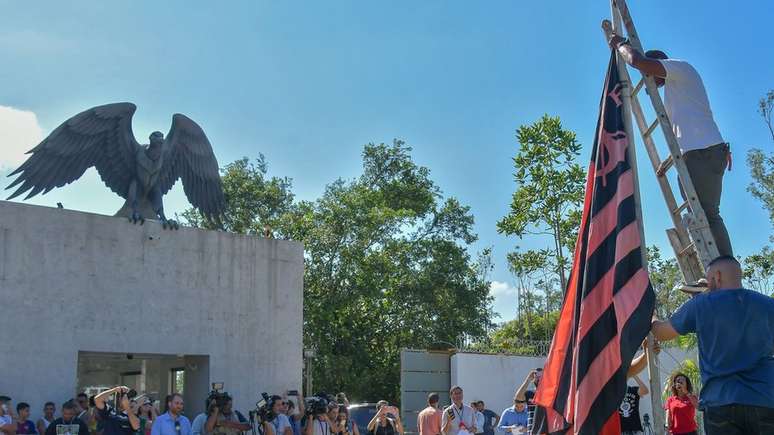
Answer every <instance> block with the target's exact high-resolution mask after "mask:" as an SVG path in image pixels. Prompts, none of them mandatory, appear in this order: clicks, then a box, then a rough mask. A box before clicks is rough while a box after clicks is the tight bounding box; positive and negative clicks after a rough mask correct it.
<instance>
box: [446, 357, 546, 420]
mask: <svg viewBox="0 0 774 435" xmlns="http://www.w3.org/2000/svg"><path fill="white" fill-rule="evenodd" d="M544 363H545V357H531V356H512V355H494V354H480V353H457V354H454V355H452V357H451V383H452V385H459V386H460V387H462V389H463V390H464V392H465V402H471V401H473V400H483V401H484V403H486V407H487V408H489V409H491V410H492V411H494V412H496V413H498V414H500V413H501V411H502V410H503V409H505V408H507V407H509V406H511V405H513V393H515V392H516V389H517V388H518V387H519V385H521V382H522V381H523V380H524V378H525V377H526V376H527V375H528V374H529V372H530V371H531V370H534V369H535V368H536V367H543V364H544Z"/></svg>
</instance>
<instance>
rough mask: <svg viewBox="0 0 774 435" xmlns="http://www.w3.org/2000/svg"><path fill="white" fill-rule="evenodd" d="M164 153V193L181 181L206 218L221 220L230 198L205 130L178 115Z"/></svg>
mask: <svg viewBox="0 0 774 435" xmlns="http://www.w3.org/2000/svg"><path fill="white" fill-rule="evenodd" d="M162 152H163V154H162V155H163V159H164V163H163V166H162V167H161V174H160V177H159V187H160V188H161V193H162V194H166V193H167V192H169V189H171V188H172V186H174V184H175V182H176V181H177V179H178V178H181V179H182V180H183V190H184V191H185V196H186V197H188V201H190V202H191V204H192V205H193V206H194V207H196V208H197V209H199V211H200V212H201V213H202V214H203V215H204V216H207V217H208V218H210V219H212V220H218V219H219V218H220V216H221V215H222V214H223V212H224V210H225V209H226V199H225V197H224V195H223V184H222V183H221V181H220V170H219V168H218V161H217V159H216V158H215V153H213V152H212V145H210V141H209V140H208V139H207V136H206V135H205V134H204V130H202V128H201V127H199V125H198V124H197V123H195V122H194V121H193V120H191V119H190V118H188V117H187V116H185V115H181V114H179V113H177V114H175V115H174V116H172V127H171V128H170V129H169V133H167V137H166V139H165V141H164V148H163V151H162Z"/></svg>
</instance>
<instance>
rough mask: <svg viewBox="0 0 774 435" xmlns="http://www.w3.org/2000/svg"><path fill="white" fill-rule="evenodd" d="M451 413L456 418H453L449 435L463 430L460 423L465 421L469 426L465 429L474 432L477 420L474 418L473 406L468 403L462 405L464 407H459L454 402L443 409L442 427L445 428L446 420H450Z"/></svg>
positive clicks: (466, 425) (454, 434)
mask: <svg viewBox="0 0 774 435" xmlns="http://www.w3.org/2000/svg"><path fill="white" fill-rule="evenodd" d="M450 413H451V414H453V415H454V420H452V422H451V423H450V424H449V431H448V432H447V434H448V435H457V434H460V433H461V432H463V429H462V428H461V427H460V423H463V424H464V425H465V427H466V428H467V429H466V430H464V431H465V432H468V433H471V434H472V430H473V426H474V423H475V420H474V419H473V408H471V407H470V406H468V405H462V409H460V408H457V407H456V406H454V404H452V405H451V406H448V407H447V408H446V409H444V410H443V416H442V417H441V429H443V426H444V425H445V424H446V421H447V420H449V414H450Z"/></svg>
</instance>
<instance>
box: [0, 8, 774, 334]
mask: <svg viewBox="0 0 774 435" xmlns="http://www.w3.org/2000/svg"><path fill="white" fill-rule="evenodd" d="M0 8H1V9H2V10H3V14H2V16H0V29H2V30H0V59H2V68H0V83H2V84H3V86H0V106H5V107H6V109H4V110H0V139H2V141H3V144H2V145H0V167H3V166H4V167H5V169H6V170H5V172H7V169H8V168H9V167H11V166H15V165H16V164H18V163H19V162H20V161H21V159H22V157H21V152H23V151H26V150H27V149H29V148H31V146H33V145H34V142H36V141H37V140H39V139H40V135H41V134H43V135H45V134H48V133H49V132H50V131H51V130H52V129H53V128H54V127H56V126H57V125H58V124H59V123H61V122H62V121H63V120H65V119H67V118H68V117H70V116H72V115H74V114H75V113H77V112H80V111H81V110H83V109H86V108H88V107H92V106H95V105H99V104H104V103H108V102H115V101H132V102H134V103H136V104H137V105H138V111H137V114H136V115H135V120H134V131H135V134H136V136H137V137H138V139H140V140H141V141H142V142H147V136H148V134H149V133H150V132H151V131H153V130H160V131H162V132H166V131H167V130H168V129H169V123H170V121H171V115H172V113H175V112H181V113H185V114H187V115H189V116H190V117H191V118H193V119H194V120H196V121H197V122H199V123H200V124H201V125H202V126H203V127H204V129H205V131H206V132H207V134H208V136H209V137H210V139H211V142H212V143H213V146H214V147H215V153H216V155H217V157H218V159H219V161H220V163H221V165H222V164H225V163H228V162H230V161H233V160H235V159H237V158H240V157H242V156H248V157H255V156H257V155H258V153H264V154H265V155H266V157H267V159H268V161H269V164H270V173H271V174H272V175H280V176H289V177H291V178H293V180H294V190H295V192H296V194H297V196H298V198H301V199H314V198H316V197H318V196H319V195H320V194H321V193H322V191H323V188H324V186H325V184H327V183H329V182H331V181H332V180H334V179H335V178H337V177H344V178H351V177H354V176H356V175H358V174H359V171H360V162H361V160H360V152H361V150H362V146H363V144H365V143H368V142H390V141H392V140H393V138H400V139H404V140H405V141H407V143H408V144H410V145H411V146H413V148H414V154H413V155H414V158H415V160H416V162H417V163H419V164H421V165H424V166H427V167H429V168H430V169H431V171H432V177H433V179H434V180H435V181H436V182H437V183H438V184H439V185H440V186H441V188H442V189H443V190H444V192H445V193H446V194H447V195H452V196H456V197H458V198H459V199H460V200H461V201H462V202H463V203H465V204H468V205H470V206H471V207H472V211H473V213H474V214H475V216H476V229H477V231H478V233H479V235H480V241H479V242H478V243H477V245H476V249H483V248H485V247H487V246H492V247H493V248H494V251H493V252H494V255H495V264H496V268H495V271H494V273H493V275H492V277H491V278H492V279H493V280H494V281H496V283H495V284H494V286H493V292H494V294H495V296H496V302H495V310H496V311H497V312H498V313H500V314H501V316H502V319H509V318H512V317H513V316H514V315H515V307H516V301H515V295H514V294H513V289H512V287H513V278H512V277H511V276H510V273H509V272H508V269H507V265H506V261H505V255H506V254H507V252H508V251H509V250H511V249H512V248H513V247H514V246H515V245H516V244H517V243H518V244H519V245H520V246H522V247H524V248H530V247H538V246H540V245H541V244H543V243H544V241H543V240H539V239H528V240H524V241H517V240H515V239H513V238H507V237H504V236H501V235H498V234H497V232H496V229H495V223H496V222H497V220H499V219H500V218H501V217H502V216H503V215H505V214H506V213H507V211H508V205H509V203H510V196H511V194H512V192H513V190H514V188H515V184H514V182H513V176H512V173H513V167H512V161H511V158H512V157H513V155H514V154H515V152H516V150H517V146H518V144H517V143H516V141H515V138H514V132H515V129H516V128H517V127H518V126H519V125H520V124H524V123H530V122H533V121H535V120H536V119H538V118H539V117H540V116H541V115H542V114H544V113H549V114H551V115H559V116H560V117H561V118H562V120H563V122H564V125H565V127H566V128H569V129H572V130H574V131H576V132H577V133H578V138H579V140H580V142H581V143H582V144H584V146H585V147H584V152H583V155H582V157H581V161H582V162H584V164H585V161H586V159H588V151H589V147H588V146H589V145H590V144H591V141H592V137H593V132H594V127H595V123H596V116H597V108H598V101H599V94H600V90H601V86H602V81H603V78H604V77H603V75H604V72H605V67H606V64H607V59H608V56H609V52H608V50H607V49H606V48H605V45H604V42H603V39H602V34H601V30H600V29H599V23H600V20H601V19H603V18H605V17H608V16H609V6H608V2H606V1H604V0H596V1H582V2H546V1H542V2H536V1H530V2H528V1H514V0H511V1H489V2H468V1H456V0H455V1H452V0H450V1H423V2H405V1H403V2H400V1H399V2H362V1H344V0H341V1H333V2H311V1H310V2H298V1H287V2H265V1H262V2H258V1H232V2H201V1H186V2H183V1H165V2H151V1H134V2H101V1H100V2H98V1H82V2H18V1H0ZM630 8H631V10H632V13H633V14H634V20H635V23H636V24H637V26H638V30H639V32H640V36H641V37H642V39H643V42H644V43H645V45H646V46H647V47H652V48H661V49H663V50H665V51H667V52H668V53H670V54H671V55H672V56H673V57H676V58H682V59H686V60H689V61H690V62H691V63H693V64H694V66H695V67H696V68H697V69H698V70H699V72H700V73H701V74H702V77H703V79H704V82H705V85H706V87H707V89H708V92H709V96H710V101H711V103H712V107H713V110H714V112H715V115H716V121H717V123H718V125H719V126H720V129H721V132H722V133H723V135H724V137H725V139H726V140H728V141H730V142H731V143H732V146H733V150H734V157H735V162H734V163H735V165H734V170H733V171H732V172H730V173H728V174H727V176H726V183H725V194H724V199H723V203H722V205H721V212H722V214H723V216H724V217H725V219H726V222H727V225H728V227H729V229H730V232H731V237H732V241H733V243H734V246H735V249H736V251H737V253H739V254H743V255H746V254H749V253H751V252H753V251H756V250H758V249H759V248H760V247H762V246H763V244H764V243H765V242H766V239H767V237H768V235H769V234H770V233H771V226H770V224H769V222H768V219H767V216H766V213H765V212H764V211H763V210H762V209H761V207H760V205H759V204H758V203H757V202H755V201H754V200H753V199H752V198H751V197H750V196H749V195H748V194H747V193H746V191H745V188H746V186H747V184H748V183H749V171H748V170H747V168H746V165H745V164H744V155H745V153H746V151H747V150H748V149H749V148H750V147H754V146H757V147H763V148H764V149H767V150H770V149H771V147H772V141H771V138H770V137H769V133H768V131H767V130H766V128H765V126H764V124H763V122H762V121H761V119H760V117H759V116H758V114H757V113H756V107H757V101H758V99H759V98H760V97H761V96H762V95H763V94H764V93H765V92H766V91H767V90H768V89H771V88H774V57H772V56H771V49H772V47H771V34H770V30H769V29H770V24H771V23H770V21H771V16H772V10H773V9H774V5H772V4H771V2H769V1H764V0H758V1H750V2H745V7H740V6H738V5H735V4H733V3H732V2H722V1H702V2H697V1H694V2H673V1H670V2H668V1H666V0H654V1H648V2H642V1H632V2H631V4H630ZM9 107H10V108H14V109H18V110H23V111H26V112H24V113H22V112H18V111H17V110H12V109H7V108H9ZM28 112H32V113H34V117H33V115H32V113H28ZM3 117H6V121H5V123H4V121H3ZM27 142H29V143H27ZM639 149H640V151H642V149H641V148H639ZM644 160H645V156H644V153H642V152H640V162H641V166H642V168H643V170H642V171H641V173H642V175H641V182H642V196H643V203H644V219H645V226H646V238H647V242H648V244H653V243H655V244H657V245H660V246H662V247H663V248H664V249H666V247H667V246H668V245H667V241H666V237H665V235H664V229H665V228H667V225H668V216H667V213H666V207H665V206H664V205H663V202H662V199H661V196H660V194H659V192H658V190H657V187H656V184H655V180H654V177H653V176H652V175H651V174H650V173H649V172H647V171H645V169H647V167H645V166H644V165H643V164H642V163H645V162H644ZM5 184H7V183H6V180H3V181H2V182H0V187H2V186H4V185H5ZM58 201H61V202H62V203H64V204H65V206H66V207H68V208H74V209H80V210H87V211H95V212H99V213H108V214H112V213H114V212H115V211H116V210H118V208H119V207H120V206H121V204H122V200H121V199H119V198H118V197H117V196H115V195H113V194H112V193H111V192H110V191H108V190H107V189H106V188H104V187H103V186H102V184H101V182H100V181H99V179H98V178H97V177H96V175H95V173H93V172H92V173H87V176H86V177H85V178H84V179H82V180H80V181H79V182H76V183H74V184H72V185H70V186H67V187H66V188H63V189H59V190H57V191H53V192H52V193H50V194H48V195H46V196H42V197H41V196H39V197H36V198H35V199H34V200H33V201H31V202H33V203H36V204H44V205H54V204H55V203H56V202H58ZM185 206H186V201H185V198H184V196H183V195H182V192H181V189H180V188H179V183H178V186H177V187H176V191H174V192H173V193H172V194H170V195H169V196H168V197H167V199H166V208H167V210H168V211H180V210H182V209H183V208H184V207H185ZM168 214H171V213H168Z"/></svg>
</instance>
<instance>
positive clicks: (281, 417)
mask: <svg viewBox="0 0 774 435" xmlns="http://www.w3.org/2000/svg"><path fill="white" fill-rule="evenodd" d="M269 405H271V414H272V416H274V418H273V419H272V420H271V425H272V426H274V434H275V435H293V427H292V426H291V425H290V419H289V418H288V416H287V415H285V413H284V412H283V411H284V407H285V401H284V400H282V397H280V396H271V399H270V400H269Z"/></svg>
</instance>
